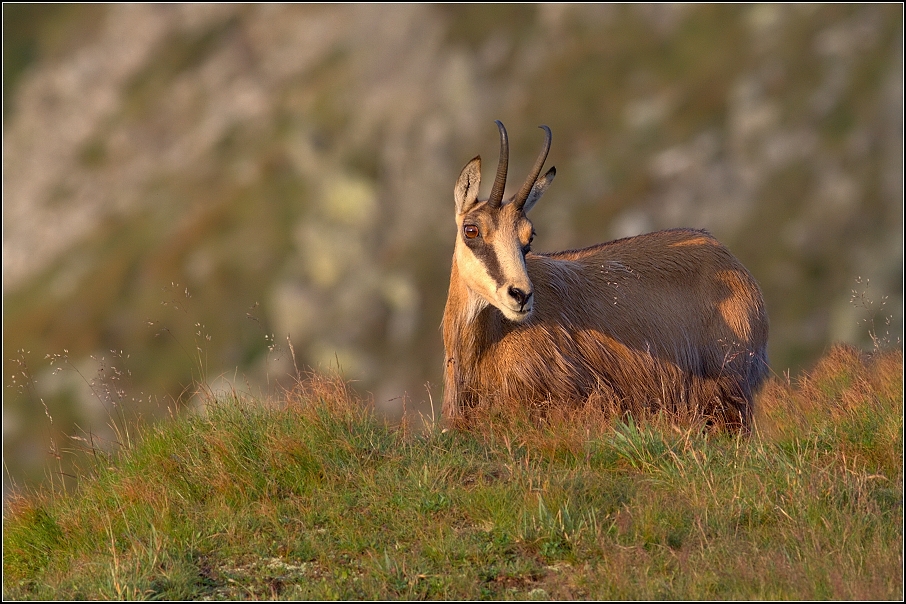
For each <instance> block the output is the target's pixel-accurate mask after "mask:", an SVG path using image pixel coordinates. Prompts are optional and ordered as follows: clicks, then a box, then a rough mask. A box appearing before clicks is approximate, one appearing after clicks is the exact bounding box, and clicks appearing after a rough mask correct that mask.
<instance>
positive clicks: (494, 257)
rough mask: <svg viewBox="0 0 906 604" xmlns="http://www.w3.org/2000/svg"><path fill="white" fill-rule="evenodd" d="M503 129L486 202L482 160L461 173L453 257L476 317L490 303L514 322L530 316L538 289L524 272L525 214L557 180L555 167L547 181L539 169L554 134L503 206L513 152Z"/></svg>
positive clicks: (528, 239) (529, 232) (530, 233)
mask: <svg viewBox="0 0 906 604" xmlns="http://www.w3.org/2000/svg"><path fill="white" fill-rule="evenodd" d="M496 124H497V128H498V129H499V130H500V159H499V161H498V163H497V177H496V178H495V179H494V186H493V188H492V189H491V196H490V197H488V199H487V200H484V201H479V200H478V185H479V184H480V182H481V157H480V156H479V157H476V158H475V159H473V160H472V161H470V162H469V163H468V164H466V166H465V167H464V168H463V169H462V172H461V173H460V175H459V179H458V180H457V181H456V188H455V189H454V192H453V195H454V199H455V201H456V227H457V230H458V234H457V235H456V247H455V250H454V253H453V257H454V260H455V262H456V266H457V268H458V270H459V274H460V276H461V277H462V280H463V282H464V283H465V284H466V287H467V288H468V289H469V294H470V297H471V307H472V310H473V312H474V313H476V314H477V313H478V311H480V310H481V309H483V308H484V307H485V306H487V305H488V304H491V305H493V306H495V307H497V308H498V309H499V310H500V312H501V313H503V316H504V317H506V318H507V319H509V320H510V321H515V322H517V323H518V322H521V321H524V320H525V319H527V318H528V317H529V315H530V314H531V312H532V308H533V305H534V297H533V294H534V290H533V288H532V282H531V280H530V279H529V276H528V272H527V271H526V268H525V255H526V254H528V253H529V251H530V249H531V244H532V239H533V238H534V236H535V233H534V228H533V227H532V223H531V222H530V221H529V219H528V218H527V217H526V213H527V212H528V211H529V210H530V209H531V208H532V206H534V205H535V202H537V201H538V199H539V198H540V197H541V195H543V194H544V192H545V191H546V190H547V187H548V186H550V184H551V182H553V180H554V176H555V175H556V173H557V172H556V170H555V169H554V168H551V169H550V170H549V171H548V172H547V173H546V174H545V175H544V176H542V177H541V178H538V175H539V174H541V168H542V167H543V166H544V160H545V159H547V153H548V151H549V150H550V146H551V130H550V128H548V127H547V126H541V128H543V129H544V132H545V138H544V145H543V146H542V148H541V153H540V154H539V155H538V159H537V160H536V161H535V165H534V166H533V167H532V171H531V172H530V173H529V175H528V178H527V179H526V180H525V182H524V183H523V184H522V188H521V189H519V192H518V193H516V194H515V195H514V196H512V197H511V198H510V199H509V200H507V201H505V202H504V201H503V189H504V187H505V186H506V171H507V163H508V161H509V155H510V148H509V143H508V141H507V135H506V128H504V127H503V124H501V123H500V121H497V122H496Z"/></svg>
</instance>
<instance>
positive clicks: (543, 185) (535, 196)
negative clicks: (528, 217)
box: [522, 168, 557, 214]
mask: <svg viewBox="0 0 906 604" xmlns="http://www.w3.org/2000/svg"><path fill="white" fill-rule="evenodd" d="M556 175H557V169H556V168H551V169H550V170H548V171H547V174H545V175H544V176H542V177H541V178H539V179H538V180H536V181H535V184H534V185H532V191H531V192H530V193H529V195H528V197H527V198H526V200H525V204H524V205H523V206H522V211H523V212H524V213H526V214H528V211H529V210H531V209H532V206H534V205H535V202H537V201H538V200H539V199H541V196H542V195H544V192H545V191H547V188H548V187H549V186H551V183H552V182H554V176H556Z"/></svg>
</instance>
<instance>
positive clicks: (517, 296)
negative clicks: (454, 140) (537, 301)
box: [508, 285, 532, 308]
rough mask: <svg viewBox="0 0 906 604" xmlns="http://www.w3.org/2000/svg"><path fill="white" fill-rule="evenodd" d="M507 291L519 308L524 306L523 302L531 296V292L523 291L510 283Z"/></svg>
mask: <svg viewBox="0 0 906 604" xmlns="http://www.w3.org/2000/svg"><path fill="white" fill-rule="evenodd" d="M508 291H509V294H510V297H511V298H513V300H515V301H516V302H518V303H519V307H520V308H522V307H523V306H525V303H526V302H528V300H529V298H531V297H532V292H529V293H525V292H524V291H522V290H521V289H519V288H518V287H513V286H512V285H511V286H510V289H509V290H508Z"/></svg>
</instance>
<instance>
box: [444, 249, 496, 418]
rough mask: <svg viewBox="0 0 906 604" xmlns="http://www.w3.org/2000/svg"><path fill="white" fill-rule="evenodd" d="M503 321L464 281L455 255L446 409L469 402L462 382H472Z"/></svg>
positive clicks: (447, 314)
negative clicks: (480, 361)
mask: <svg viewBox="0 0 906 604" xmlns="http://www.w3.org/2000/svg"><path fill="white" fill-rule="evenodd" d="M502 321H503V317H502V315H501V314H500V312H499V311H498V310H497V309H495V308H493V307H491V306H490V305H489V304H488V303H487V301H485V300H484V299H483V298H482V297H481V296H479V295H478V294H476V293H474V292H473V291H471V290H470V289H469V288H468V287H467V286H466V284H465V283H464V282H463V281H462V279H461V278H460V274H459V269H458V267H457V265H456V259H455V258H454V259H453V267H452V270H451V273H450V291H449V293H448V295H447V305H446V307H445V308H444V319H443V336H444V351H445V357H446V358H445V367H444V408H445V410H447V409H448V408H450V409H451V410H452V409H458V408H459V407H460V405H462V404H467V401H466V399H467V398H468V395H467V393H465V392H464V391H463V390H464V389H463V385H464V384H468V383H473V378H474V376H472V375H471V372H472V371H473V369H474V368H475V367H477V366H478V362H479V359H480V358H481V356H482V355H483V354H484V352H485V351H486V350H487V349H488V347H489V346H490V345H491V344H493V343H494V342H495V341H497V340H498V339H499V338H500V335H501V330H502V325H501V323H502ZM446 412H447V411H445V413H446ZM454 414H455V413H454ZM448 416H449V414H448Z"/></svg>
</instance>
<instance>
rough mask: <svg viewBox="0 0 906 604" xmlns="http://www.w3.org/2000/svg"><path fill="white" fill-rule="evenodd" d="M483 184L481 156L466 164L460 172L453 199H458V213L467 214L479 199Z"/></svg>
mask: <svg viewBox="0 0 906 604" xmlns="http://www.w3.org/2000/svg"><path fill="white" fill-rule="evenodd" d="M480 184H481V156H480V155H479V156H476V157H475V159H473V160H472V161H470V162H469V163H467V164H466V167H465V168H463V169H462V172H460V174H459V180H457V181H456V187H455V188H454V189H453V199H454V200H455V201H456V215H457V216H459V215H460V214H465V213H466V212H468V211H469V210H471V209H472V206H474V205H475V203H476V202H477V201H478V185H480Z"/></svg>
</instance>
